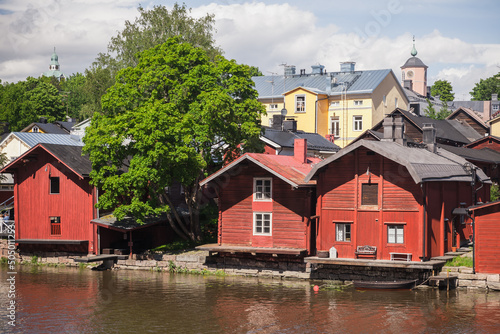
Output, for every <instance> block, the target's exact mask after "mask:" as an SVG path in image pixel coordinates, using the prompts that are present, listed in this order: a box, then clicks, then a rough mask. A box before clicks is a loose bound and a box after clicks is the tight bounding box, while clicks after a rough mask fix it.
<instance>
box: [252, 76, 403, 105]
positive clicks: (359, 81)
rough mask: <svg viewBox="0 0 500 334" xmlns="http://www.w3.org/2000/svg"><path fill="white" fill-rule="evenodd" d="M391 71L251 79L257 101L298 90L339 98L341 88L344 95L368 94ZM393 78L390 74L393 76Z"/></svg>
mask: <svg viewBox="0 0 500 334" xmlns="http://www.w3.org/2000/svg"><path fill="white" fill-rule="evenodd" d="M391 72H392V70H390V69H384V70H369V71H353V72H330V73H325V74H303V75H298V74H294V75H289V76H286V77H285V76H283V75H275V76H259V77H253V78H252V79H253V81H254V83H255V89H257V91H258V93H259V98H271V97H282V95H283V94H284V93H285V92H288V91H290V90H293V89H295V88H298V87H303V88H306V89H309V90H312V91H313V92H315V93H318V94H328V95H340V94H341V92H342V89H343V87H346V88H347V90H346V92H347V94H354V93H358V94H359V93H371V92H373V90H374V89H375V88H377V87H378V85H379V84H380V83H381V82H382V80H384V79H385V78H386V77H387V76H388V75H389V74H390V73H391ZM393 75H394V74H393Z"/></svg>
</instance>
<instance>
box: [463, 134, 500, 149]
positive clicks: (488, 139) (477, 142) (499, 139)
mask: <svg viewBox="0 0 500 334" xmlns="http://www.w3.org/2000/svg"><path fill="white" fill-rule="evenodd" d="M490 140H491V141H494V142H496V143H497V144H500V137H496V136H492V135H489V136H486V137H481V138H479V139H478V140H475V141H473V142H472V143H469V144H467V145H465V147H474V146H476V145H478V144H481V143H482V142H485V141H490Z"/></svg>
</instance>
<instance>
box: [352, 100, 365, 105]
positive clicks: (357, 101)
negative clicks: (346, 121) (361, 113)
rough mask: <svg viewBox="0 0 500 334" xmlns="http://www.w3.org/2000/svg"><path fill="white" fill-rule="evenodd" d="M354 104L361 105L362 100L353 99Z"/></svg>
mask: <svg viewBox="0 0 500 334" xmlns="http://www.w3.org/2000/svg"><path fill="white" fill-rule="evenodd" d="M354 105H355V106H362V105H363V100H354Z"/></svg>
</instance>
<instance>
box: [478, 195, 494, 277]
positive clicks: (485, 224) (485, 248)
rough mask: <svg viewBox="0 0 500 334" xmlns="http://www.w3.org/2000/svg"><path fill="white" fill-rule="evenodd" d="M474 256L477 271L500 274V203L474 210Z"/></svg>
mask: <svg viewBox="0 0 500 334" xmlns="http://www.w3.org/2000/svg"><path fill="white" fill-rule="evenodd" d="M474 219H475V224H476V226H475V230H476V231H475V232H476V236H475V238H474V243H475V245H474V252H475V254H474V256H475V265H476V272H477V273H485V274H500V260H499V257H500V250H499V248H498V240H499V236H500V203H499V202H496V204H491V205H486V206H485V207H484V208H478V209H476V210H474Z"/></svg>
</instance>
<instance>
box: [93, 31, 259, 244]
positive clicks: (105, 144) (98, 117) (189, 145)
mask: <svg viewBox="0 0 500 334" xmlns="http://www.w3.org/2000/svg"><path fill="white" fill-rule="evenodd" d="M137 59H138V64H137V66H135V67H128V68H126V69H123V70H121V71H120V72H119V74H118V75H117V80H116V83H115V84H114V85H113V86H112V87H111V88H110V89H109V90H108V92H107V93H106V95H105V96H104V97H103V99H102V107H103V113H98V114H95V115H94V118H93V119H92V124H91V126H90V127H89V128H87V135H86V136H85V138H84V142H85V147H84V151H85V152H87V153H88V154H89V156H90V160H91V161H92V172H91V175H90V176H91V179H92V183H93V184H94V185H95V186H97V187H99V188H100V189H102V191H103V192H102V195H101V196H100V197H99V203H98V206H99V207H100V208H102V209H114V208H115V210H114V214H115V216H116V217H117V218H119V219H120V218H122V217H124V216H126V215H128V216H133V217H135V218H137V219H138V220H139V221H143V219H144V218H145V217H147V216H151V215H159V214H161V213H166V214H167V218H168V221H169V223H170V225H171V226H172V228H173V229H174V230H175V231H176V232H177V234H179V235H180V236H181V237H183V238H184V239H190V240H199V239H200V224H199V209H200V204H201V199H202V198H201V196H202V193H201V189H200V187H199V181H200V180H201V179H203V178H204V177H206V176H207V175H208V173H210V172H211V168H214V167H215V166H216V165H217V163H218V162H220V161H222V159H223V157H224V156H225V153H227V152H235V151H237V150H239V147H240V144H241V143H243V144H245V143H251V142H254V141H255V139H256V138H258V136H259V134H260V116H261V114H262V113H263V112H264V108H263V106H262V105H261V104H260V103H259V102H258V101H257V92H256V91H255V89H254V88H253V82H252V80H251V77H250V75H251V72H250V71H251V69H250V67H249V66H246V65H238V64H236V62H235V61H234V60H233V61H230V60H226V59H225V58H223V57H222V56H217V57H215V60H213V61H212V60H211V57H210V55H209V53H208V52H207V51H206V50H203V49H201V48H195V47H193V46H191V45H190V44H188V43H183V42H182V41H181V39H180V38H171V39H169V40H168V41H167V42H166V43H164V44H161V45H158V46H156V47H154V48H152V49H150V50H147V51H144V52H142V53H140V54H138V55H137ZM174 181H178V182H180V183H181V184H182V185H183V187H184V191H185V201H186V206H187V208H188V211H189V213H188V215H184V216H183V215H181V214H180V213H179V212H178V211H177V210H176V208H175V207H174V204H173V201H172V198H170V194H169V193H168V191H167V190H166V189H168V187H169V186H171V185H172V183H173V182H174Z"/></svg>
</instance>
